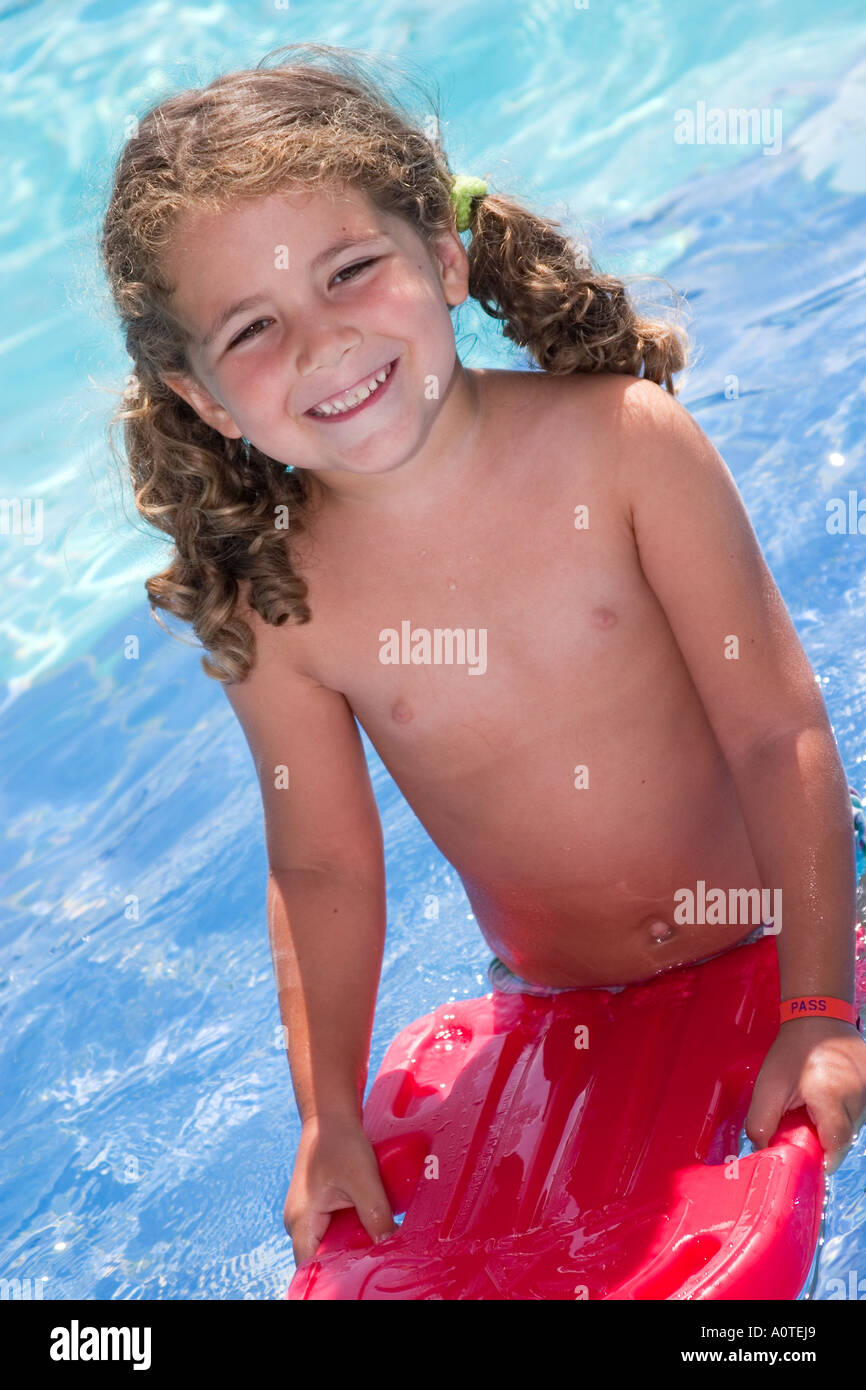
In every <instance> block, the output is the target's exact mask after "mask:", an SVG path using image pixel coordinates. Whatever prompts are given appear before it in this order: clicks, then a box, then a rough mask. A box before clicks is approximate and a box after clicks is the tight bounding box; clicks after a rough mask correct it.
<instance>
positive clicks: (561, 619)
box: [303, 430, 671, 782]
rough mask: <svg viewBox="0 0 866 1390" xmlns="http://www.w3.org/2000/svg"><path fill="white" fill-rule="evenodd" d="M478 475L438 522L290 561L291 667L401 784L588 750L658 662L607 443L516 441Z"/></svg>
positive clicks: (654, 618) (661, 634) (335, 541)
mask: <svg viewBox="0 0 866 1390" xmlns="http://www.w3.org/2000/svg"><path fill="white" fill-rule="evenodd" d="M553 441H555V442H553ZM533 443H534V448H533ZM493 472H494V475H495V477H496V482H495V485H493V486H490V487H488V488H487V490H486V491H482V492H481V493H478V492H473V493H472V494H471V495H469V496H467V498H466V499H465V503H464V505H462V506H458V507H456V508H454V509H453V510H452V512H451V513H450V514H449V515H448V516H440V517H439V518H438V519H437V520H436V521H435V522H431V523H430V524H419V523H418V522H417V521H416V522H414V523H413V524H411V525H409V524H407V525H406V527H405V528H404V529H402V530H400V529H397V530H395V528H393V527H391V528H389V529H388V530H387V531H384V532H382V533H381V534H379V535H377V534H376V533H375V532H373V533H370V534H367V535H365V536H356V537H354V538H353V537H348V536H347V535H345V534H343V535H340V536H336V535H331V536H327V537H325V536H323V537H321V539H320V541H317V543H316V545H314V546H313V547H312V548H311V550H310V551H309V553H308V556H307V559H306V562H305V563H304V565H303V573H304V576H305V578H306V580H307V583H308V585H309V601H310V604H311V608H312V611H313V615H314V616H313V621H312V623H311V624H309V625H308V626H307V628H305V629H304V632H305V641H306V643H307V654H308V661H307V664H308V669H310V671H311V673H312V674H314V675H315V677H316V678H317V679H318V680H320V681H321V682H322V683H323V684H325V685H328V686H330V687H331V688H333V689H338V690H340V691H342V693H343V694H344V695H345V697H346V699H347V700H348V702H349V704H350V705H351V707H352V709H353V711H354V713H355V714H356V716H357V718H358V720H359V722H360V723H361V724H362V725H363V727H364V728H365V729H366V731H367V733H368V734H369V736H370V738H371V740H372V741H373V743H374V744H375V746H376V747H377V749H378V751H379V753H380V756H381V757H382V758H383V760H384V761H385V763H386V765H387V766H388V767H389V769H390V770H391V772H392V774H393V775H394V776H395V777H396V778H397V779H398V781H401V782H404V781H415V780H416V779H422V778H424V777H427V778H430V777H433V778H435V777H436V776H437V773H438V775H440V776H441V775H443V769H445V768H448V769H450V770H451V771H450V774H449V775H450V776H452V777H453V775H454V771H455V769H457V768H459V769H461V771H462V772H464V773H466V772H469V771H470V770H474V771H475V772H477V773H480V772H481V771H482V770H483V769H485V768H487V767H489V766H490V764H491V762H496V761H497V760H499V759H502V758H505V757H510V758H511V759H512V761H513V760H514V759H515V758H518V757H519V756H520V750H521V749H524V750H527V751H528V750H529V748H530V747H531V746H535V747H536V748H537V747H538V746H539V745H540V744H541V743H543V742H545V741H549V740H551V739H555V738H557V737H561V736H563V735H564V731H565V730H566V729H568V730H573V729H574V728H575V727H580V728H581V730H582V742H583V746H584V747H586V746H588V745H590V744H591V745H592V746H593V747H594V748H595V749H596V750H598V748H599V745H600V744H602V745H603V744H604V742H605V740H611V741H612V740H613V739H614V738H615V737H617V733H616V720H615V718H614V717H613V715H614V711H615V708H616V705H617V703H618V702H623V701H628V700H629V692H632V694H631V698H632V699H634V698H636V695H637V691H638V689H639V687H640V686H641V683H643V685H644V687H645V684H646V681H647V679H648V676H649V674H650V673H651V672H654V673H656V675H660V673H661V672H662V670H663V669H664V663H665V658H666V656H667V657H668V658H669V656H670V652H669V647H670V641H671V639H670V633H669V630H668V628H667V624H666V622H665V620H664V616H663V614H662V613H661V611H660V609H659V606H658V603H657V601H656V599H655V596H654V595H653V593H652V591H651V590H650V589H649V588H648V586H647V585H646V582H645V580H644V578H643V574H642V572H641V569H640V564H639V561H638V557H637V553H636V550H635V545H634V538H633V534H632V531H631V526H630V524H629V518H628V515H627V513H626V510H625V509H624V507H623V504H622V501H621V499H620V498H619V496H618V493H617V489H616V486H615V478H616V457H615V445H613V444H612V445H611V447H610V449H609V450H608V451H607V452H605V448H604V440H603V439H602V438H599V436H598V435H597V433H593V431H591V430H589V431H587V434H586V436H585V437H583V438H581V437H573V436H572V437H569V436H568V435H565V436H563V435H562V434H561V433H557V432H555V431H551V430H547V431H545V432H544V433H543V434H542V433H539V434H536V435H535V437H534V440H533V437H532V435H531V433H530V436H529V438H528V439H527V438H526V437H524V438H523V440H522V442H521V444H520V447H519V448H518V447H514V448H513V449H512V448H508V447H502V448H501V453H500V456H499V457H498V459H497V460H496V468H495V469H494V470H493ZM667 670H668V673H670V661H669V659H668V663H667Z"/></svg>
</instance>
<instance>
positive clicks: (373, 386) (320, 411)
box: [310, 363, 391, 415]
mask: <svg viewBox="0 0 866 1390" xmlns="http://www.w3.org/2000/svg"><path fill="white" fill-rule="evenodd" d="M390 371H391V365H390V363H389V364H388V366H386V367H381V368H380V369H379V371H378V372H376V375H375V376H371V377H370V380H369V381H367V382H364V383H363V384H362V385H361V386H356V387H354V389H353V390H351V391H346V392H344V393H343V395H342V396H338V397H337V398H336V399H335V400H332V401H327V402H324V403H323V404H322V405H316V406H313V407H311V409H310V414H311V415H343V414H344V413H345V412H346V411H347V410H351V408H352V406H353V405H358V404H359V403H360V402H361V401H365V400H366V399H367V397H368V396H372V394H373V392H374V391H378V389H379V387H380V385H381V383H382V382H383V381H384V380H385V379H386V377H387V376H388V374H389V373H390Z"/></svg>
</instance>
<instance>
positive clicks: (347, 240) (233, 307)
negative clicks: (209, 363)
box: [199, 232, 383, 348]
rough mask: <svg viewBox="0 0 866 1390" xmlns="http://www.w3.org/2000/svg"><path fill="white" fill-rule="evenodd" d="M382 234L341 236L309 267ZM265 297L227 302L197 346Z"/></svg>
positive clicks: (323, 262) (259, 296) (205, 343)
mask: <svg viewBox="0 0 866 1390" xmlns="http://www.w3.org/2000/svg"><path fill="white" fill-rule="evenodd" d="M382 235H383V233H381V232H371V233H370V234H368V235H364V236H357V235H352V236H346V237H341V238H340V240H339V241H335V242H334V243H333V245H332V246H328V247H326V249H325V250H324V251H320V252H319V254H318V256H316V257H315V259H314V260H313V262H312V265H311V267H310V269H311V270H318V269H319V267H320V266H322V265H326V264H327V262H328V261H332V260H334V259H335V257H337V256H339V255H340V253H341V252H342V251H347V250H348V249H349V247H350V246H366V245H367V244H368V243H369V242H372V241H379V240H380V239H381V237H382ZM266 298H267V295H265V294H262V293H261V292H259V293H258V294H249V295H247V296H246V298H245V299H238V300H236V301H235V303H234V304H229V305H228V306H227V307H226V308H225V309H223V310H221V312H220V313H219V314H217V316H216V318H215V319H214V321H213V323H212V324H211V326H210V328H209V329H208V331H207V333H206V334H205V335H204V337H203V338H201V339H199V347H201V348H206V347H210V345H211V343H212V342H213V340H214V338H216V337H217V336H218V335H219V334H220V333H221V332H222V330H223V329H224V328H225V326H226V324H227V323H228V322H229V320H230V319H233V318H234V316H235V314H240V313H243V312H244V311H245V310H246V309H253V308H255V306H256V304H260V303H261V301H262V300H264V299H266Z"/></svg>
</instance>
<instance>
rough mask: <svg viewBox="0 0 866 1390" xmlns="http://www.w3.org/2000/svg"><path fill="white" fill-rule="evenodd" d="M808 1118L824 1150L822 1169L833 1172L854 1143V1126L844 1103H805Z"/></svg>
mask: <svg viewBox="0 0 866 1390" xmlns="http://www.w3.org/2000/svg"><path fill="white" fill-rule="evenodd" d="M806 1109H807V1111H808V1114H809V1119H810V1120H811V1121H812V1123H813V1125H814V1126H815V1128H816V1129H817V1131H818V1138H819V1139H820V1141H821V1147H822V1149H823V1150H824V1171H825V1173H826V1174H827V1175H828V1177H829V1175H830V1174H831V1173H835V1172H836V1169H837V1168H838V1167H839V1165H840V1164H841V1163H842V1161H843V1160H844V1158H845V1156H846V1154H847V1153H848V1151H849V1149H850V1148H851V1146H852V1144H853V1143H854V1139H855V1137H856V1127H855V1124H854V1122H853V1120H852V1118H851V1116H850V1115H849V1113H848V1111H847V1110H846V1109H845V1107H844V1105H841V1104H837V1105H832V1106H828V1105H823V1106H821V1107H820V1108H816V1107H814V1106H812V1105H807V1106H806Z"/></svg>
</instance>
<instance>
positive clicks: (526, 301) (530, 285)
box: [468, 194, 688, 393]
mask: <svg viewBox="0 0 866 1390" xmlns="http://www.w3.org/2000/svg"><path fill="white" fill-rule="evenodd" d="M558 226H559V224H558V223H556V222H552V221H549V220H547V219H545V218H542V217H538V216H536V215H535V214H534V213H533V212H531V211H530V210H529V209H528V208H526V207H524V206H522V205H521V204H520V203H518V202H515V201H514V200H513V199H511V198H507V197H503V196H501V195H499V194H487V195H486V196H485V197H484V198H480V199H478V200H477V202H476V203H475V208H474V216H473V223H472V240H471V242H470V244H469V247H468V256H469V293H470V294H471V295H472V297H473V299H476V300H477V301H478V303H479V304H480V306H481V307H482V309H484V311H485V313H487V314H489V315H490V317H491V318H494V319H498V320H499V321H500V322H501V323H502V332H503V335H504V336H505V337H506V338H509V339H510V340H511V341H512V342H514V343H517V344H518V345H519V346H521V347H525V348H527V349H528V350H529V352H530V353H531V354H532V356H533V357H534V358H535V360H536V362H537V363H538V365H539V367H541V369H542V370H543V371H545V372H551V373H553V374H555V375H568V374H570V373H572V372H620V373H626V374H628V375H632V376H641V375H643V376H645V377H647V378H649V380H651V381H655V382H658V384H659V385H662V384H664V385H665V386H666V387H667V389H668V390H669V391H671V392H672V393H673V392H675V388H674V385H673V380H672V378H673V376H674V373H675V372H678V371H681V370H682V368H683V367H684V366H685V365H686V361H687V356H688V346H687V338H686V334H685V331H684V329H683V327H682V325H681V324H679V323H668V322H666V321H665V320H663V319H658V318H645V317H642V316H641V315H640V314H639V313H638V312H637V311H636V309H635V308H634V306H633V305H632V303H631V301H630V299H629V296H628V292H627V289H626V285H625V283H624V282H623V281H622V280H619V279H617V278H616V276H613V275H603V274H601V273H600V272H599V271H598V270H596V269H595V267H594V266H593V265H592V262H591V260H590V257H589V255H588V253H587V251H586V249H585V248H583V247H581V246H580V245H579V244H577V243H576V242H574V241H572V240H571V239H570V238H569V237H566V236H563V235H562V234H561V233H560V232H559V231H557V227H558ZM650 278H652V277H650ZM669 288H670V287H669Z"/></svg>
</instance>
